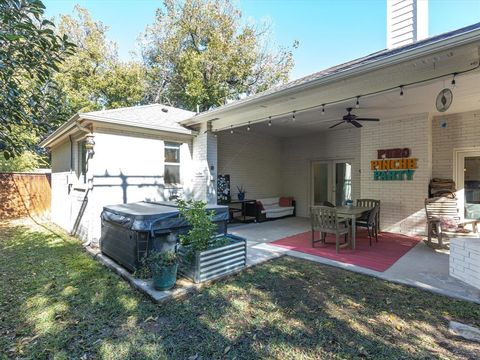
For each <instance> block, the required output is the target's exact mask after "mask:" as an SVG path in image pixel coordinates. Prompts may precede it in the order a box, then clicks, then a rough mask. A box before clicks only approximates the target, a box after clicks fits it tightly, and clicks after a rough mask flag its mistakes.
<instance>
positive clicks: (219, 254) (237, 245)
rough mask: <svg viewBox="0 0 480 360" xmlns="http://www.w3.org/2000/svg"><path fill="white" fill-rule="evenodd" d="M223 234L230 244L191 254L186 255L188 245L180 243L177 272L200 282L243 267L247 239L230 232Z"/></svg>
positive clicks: (245, 258) (245, 263)
mask: <svg viewBox="0 0 480 360" xmlns="http://www.w3.org/2000/svg"><path fill="white" fill-rule="evenodd" d="M223 236H225V237H227V238H229V239H230V244H228V245H225V246H222V247H219V248H215V249H211V250H205V251H201V252H198V253H195V254H194V255H191V256H187V253H188V250H189V249H188V247H183V246H181V245H180V246H179V247H178V255H179V268H178V271H179V273H180V274H181V275H183V276H185V277H187V278H189V279H191V280H192V281H193V282H195V283H201V282H204V281H207V280H212V279H216V278H219V277H221V276H225V275H228V274H230V273H232V272H235V271H238V270H239V269H242V268H244V267H245V266H246V265H247V241H246V240H245V239H244V238H241V237H239V236H235V235H231V234H226V235H223Z"/></svg>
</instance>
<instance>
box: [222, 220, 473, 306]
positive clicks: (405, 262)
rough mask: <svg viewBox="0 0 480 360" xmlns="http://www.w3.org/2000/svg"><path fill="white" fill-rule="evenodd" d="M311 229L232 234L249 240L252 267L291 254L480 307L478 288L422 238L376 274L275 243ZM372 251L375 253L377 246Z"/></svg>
mask: <svg viewBox="0 0 480 360" xmlns="http://www.w3.org/2000/svg"><path fill="white" fill-rule="evenodd" d="M309 230H310V221H309V219H307V218H301V217H291V218H285V219H280V220H275V221H270V222H264V223H260V224H255V223H250V224H237V225H235V226H232V227H231V228H230V230H229V231H230V232H231V233H233V234H235V235H238V236H242V237H245V238H246V239H247V241H248V256H249V265H254V264H256V263H260V262H263V261H266V260H269V259H272V258H275V257H279V256H282V255H288V256H292V257H297V258H301V259H305V260H310V261H314V262H318V263H321V264H326V265H331V266H336V267H340V268H342V269H345V270H349V271H354V272H358V273H361V274H365V275H371V276H375V277H378V278H380V279H384V280H388V281H392V282H395V283H400V284H405V285H410V286H415V287H418V288H421V289H423V290H427V291H432V292H434V293H438V294H442V295H446V296H450V297H454V298H458V299H462V300H468V301H473V302H476V303H479V304H480V290H479V289H476V288H475V287H473V286H470V285H468V284H466V283H464V282H462V281H460V280H457V279H455V278H453V277H451V276H450V275H449V271H448V268H449V252H448V251H447V250H432V248H430V247H429V246H428V245H427V244H426V243H425V241H423V239H422V240H421V241H418V242H417V243H416V244H415V246H414V247H412V248H411V249H409V250H408V251H407V252H406V253H405V254H404V255H403V256H401V257H400V258H399V259H398V260H397V261H395V262H394V263H393V264H392V265H391V266H389V267H388V268H387V269H386V270H384V271H375V270H372V269H369V268H367V267H364V266H360V265H355V264H352V263H349V262H345V261H342V260H341V259H339V260H332V259H329V258H327V257H322V256H316V255H312V254H309V253H306V252H302V251H297V250H295V249H289V248H287V247H282V246H278V245H276V244H275V242H278V241H279V240H280V241H281V240H282V239H285V238H288V237H291V236H295V235H298V234H302V233H305V232H308V231H309ZM380 241H381V239H380ZM377 249H378V248H377ZM371 252H372V254H374V255H375V254H376V249H375V245H374V246H372V249H371Z"/></svg>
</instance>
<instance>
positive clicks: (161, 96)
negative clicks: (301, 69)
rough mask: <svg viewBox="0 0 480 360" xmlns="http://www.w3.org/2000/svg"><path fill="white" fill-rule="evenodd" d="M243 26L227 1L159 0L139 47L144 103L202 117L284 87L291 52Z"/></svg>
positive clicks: (259, 29)
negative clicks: (144, 70) (143, 72)
mask: <svg viewBox="0 0 480 360" xmlns="http://www.w3.org/2000/svg"><path fill="white" fill-rule="evenodd" d="M242 20H243V19H242V14H241V12H240V11H239V10H238V9H237V8H235V6H234V5H233V4H232V2H231V1H230V0H182V1H180V0H164V7H163V8H161V9H158V10H157V13H156V17H155V21H154V23H153V24H152V25H150V26H148V27H147V29H146V32H145V34H144V35H143V41H142V56H143V59H144V63H145V65H146V66H147V69H148V73H149V76H148V79H149V88H148V96H149V100H150V101H154V102H163V103H167V104H170V105H174V106H179V107H182V108H186V109H190V110H195V109H196V107H197V105H198V106H199V108H200V110H202V111H204V110H208V109H210V108H213V107H217V106H220V105H223V104H224V103H225V102H226V101H228V100H235V99H238V98H240V97H242V96H245V95H250V94H254V93H258V92H261V91H263V90H266V89H267V88H269V87H271V86H273V85H276V84H279V83H284V82H286V81H287V80H288V75H289V72H290V70H291V68H292V66H293V57H292V51H291V49H284V48H273V47H272V46H271V44H272V42H271V39H270V36H269V34H270V33H269V27H268V26H267V25H266V24H264V25H262V26H257V25H255V24H247V23H245V22H243V21H242ZM297 45H298V43H295V44H294V47H296V46H297Z"/></svg>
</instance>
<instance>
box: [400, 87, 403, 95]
mask: <svg viewBox="0 0 480 360" xmlns="http://www.w3.org/2000/svg"><path fill="white" fill-rule="evenodd" d="M400 96H401V97H403V85H402V86H400Z"/></svg>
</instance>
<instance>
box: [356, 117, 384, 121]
mask: <svg viewBox="0 0 480 360" xmlns="http://www.w3.org/2000/svg"><path fill="white" fill-rule="evenodd" d="M355 120H360V121H380V119H374V118H360V117H357V118H356V119H355Z"/></svg>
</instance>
